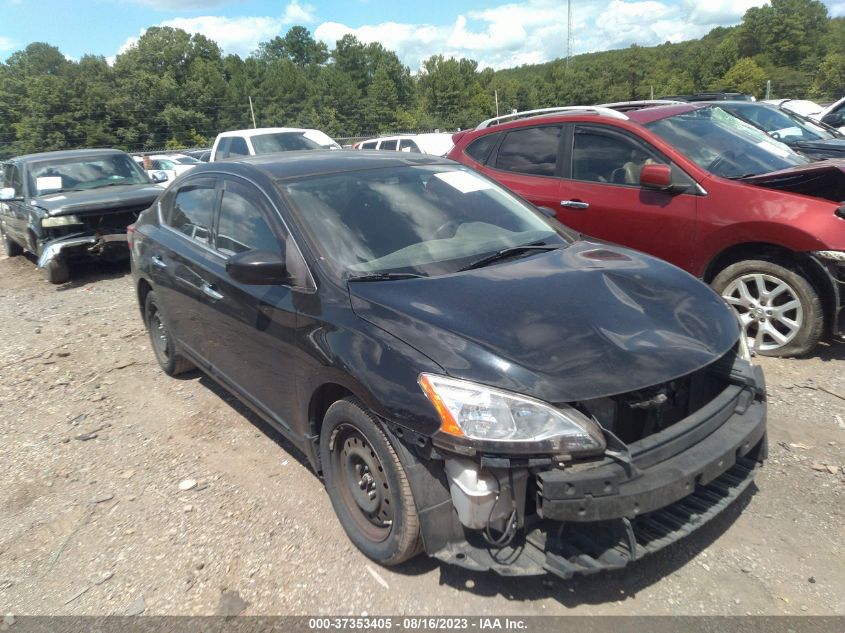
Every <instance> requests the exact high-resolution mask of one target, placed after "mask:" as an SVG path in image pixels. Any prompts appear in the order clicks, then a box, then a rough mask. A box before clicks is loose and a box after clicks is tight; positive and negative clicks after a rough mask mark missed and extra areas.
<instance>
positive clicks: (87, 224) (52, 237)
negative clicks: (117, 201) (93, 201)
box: [33, 203, 149, 268]
mask: <svg viewBox="0 0 845 633" xmlns="http://www.w3.org/2000/svg"><path fill="white" fill-rule="evenodd" d="M148 206H149V204H147V203H145V204H142V205H137V204H136V205H131V206H128V207H124V208H111V209H108V210H103V209H95V210H86V209H85V208H76V207H75V208H73V209H63V210H62V212H60V213H56V212H53V213H51V214H49V215H44V216H43V217H41V218H40V226H38V227H33V234H34V235H36V236H37V240H38V245H37V249H36V251H37V253H38V266H39V267H41V268H45V267H47V266H48V265H49V264H50V262H51V261H53V260H56V259H62V260H69V259H99V260H107V261H121V260H124V259H126V258H128V257H129V250H128V248H127V245H126V242H127V237H126V227H127V226H128V225H130V224H132V223H133V222H134V221H135V220H137V219H138V215H139V214H140V213H141V211H143V210H144V209H145V208H146V207H148Z"/></svg>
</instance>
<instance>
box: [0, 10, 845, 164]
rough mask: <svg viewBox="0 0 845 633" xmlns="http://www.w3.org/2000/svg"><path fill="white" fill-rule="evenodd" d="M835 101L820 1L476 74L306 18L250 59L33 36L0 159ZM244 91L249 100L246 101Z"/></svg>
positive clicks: (154, 45) (0, 102)
mask: <svg viewBox="0 0 845 633" xmlns="http://www.w3.org/2000/svg"><path fill="white" fill-rule="evenodd" d="M767 80H770V81H771V86H772V94H771V96H772V97H792V98H804V97H809V98H815V99H818V100H822V101H824V100H833V99H838V98H839V97H841V96H843V95H844V94H845V19H841V18H830V16H829V15H828V12H827V8H826V7H825V5H824V4H823V3H822V2H820V1H819V0H771V2H770V4H768V5H764V6H762V7H758V8H752V9H749V10H748V11H747V12H746V14H745V15H744V17H743V20H742V23H741V24H739V25H737V26H735V27H730V28H723V27H720V28H716V29H713V30H712V31H710V32H709V33H708V34H707V35H705V36H704V37H702V38H700V39H697V40H690V41H686V42H682V43H677V44H672V43H669V42H667V43H665V44H661V45H659V46H652V47H642V46H637V45H633V46H631V47H629V48H626V49H621V50H613V51H604V52H600V53H589V54H584V55H578V56H575V57H573V58H572V59H570V60H569V61H568V63H567V61H566V60H563V59H558V60H554V61H551V62H547V63H544V64H534V65H523V66H520V67H518V68H510V69H505V70H499V71H494V70H492V69H490V68H485V69H483V70H479V67H478V63H477V62H476V61H474V60H471V59H454V58H446V57H444V56H443V55H433V56H432V57H430V58H428V59H427V60H425V61H424V62H423V63H422V65H421V67H420V69H419V71H418V72H417V73H416V74H412V72H411V70H410V69H409V68H408V67H407V66H405V65H403V64H402V63H401V61H400V59H399V57H398V56H397V55H396V53H395V52H393V51H390V50H388V49H386V48H385V47H384V46H382V45H381V44H379V43H370V44H365V43H363V42H361V41H359V40H358V39H357V38H355V37H354V36H352V35H346V36H344V37H343V38H342V39H340V40H338V41H337V42H336V43H335V46H334V48H332V49H329V47H328V46H327V45H326V44H324V43H323V42H319V41H316V40H315V39H314V38H313V36H312V35H311V33H310V32H309V31H308V29H306V28H305V27H302V26H294V27H293V28H291V29H290V30H289V31H288V32H287V33H286V34H285V35H283V36H281V35H280V36H277V37H274V38H273V39H271V40H269V41H267V42H263V43H261V44H260V45H259V47H258V49H257V50H256V51H255V52H254V53H252V54H251V55H249V56H247V57H246V58H245V59H243V58H241V57H239V56H237V55H223V53H222V51H221V49H220V47H219V46H218V45H217V44H216V43H215V42H213V41H212V40H210V39H209V38H207V37H205V36H203V35H198V34H194V35H192V34H189V33H187V32H185V31H182V30H180V29H174V28H171V27H151V28H149V29H148V30H147V31H146V32H145V33H144V34H143V35H142V36H141V37H140V39H139V40H138V41H137V43H136V44H134V45H133V46H131V47H129V48H128V49H127V50H126V51H124V52H122V53H120V54H119V55H117V57H116V58H115V60H114V63H113V64H111V65H110V64H109V63H108V62H107V61H106V59H105V58H104V57H102V56H96V55H85V56H83V57H82V58H81V59H79V60H78V61H75V60H69V59H67V58H66V57H65V56H64V55H63V54H62V53H61V51H59V49H58V48H56V47H55V46H52V45H50V44H47V43H42V42H36V43H32V44H30V45H29V46H27V47H26V48H25V49H23V50H20V51H17V52H15V53H13V54H12V55H11V56H10V57H9V58H8V59H7V60H6V62H5V63H0V156H9V155H16V154H22V153H28V152H34V151H50V150H57V149H66V148H76V147H104V146H109V147H118V148H122V149H125V150H129V151H142V150H147V149H160V148H178V147H195V146H206V145H208V144H210V143H211V141H213V139H214V137H215V136H216V134H217V133H218V132H219V131H222V130H230V129H239V128H247V127H252V124H253V113H254V117H255V123H256V124H257V126H258V127H265V126H297V127H312V128H318V129H321V130H323V131H324V132H326V133H328V134H329V135H331V136H333V137H335V138H348V137H361V136H370V135H377V134H380V133H388V132H397V131H411V130H421V129H434V128H442V129H446V130H455V129H460V128H466V127H470V126H474V125H476V124H477V123H478V122H479V121H481V120H483V119H486V118H489V117H491V116H494V115H495V113H496V105H497V103H498V108H499V112H501V113H506V112H509V111H511V110H529V109H534V108H540V107H548V106H555V105H572V104H592V103H601V102H608V101H622V100H628V99H648V98H650V97H652V96H655V97H659V96H664V95H674V94H683V93H691V92H700V91H703V90H726V89H730V90H738V91H740V92H744V93H748V94H753V95H755V96H756V97H758V98H759V97H762V96H763V93H764V90H765V85H766V81H767ZM250 98H251V100H252V109H251V108H250Z"/></svg>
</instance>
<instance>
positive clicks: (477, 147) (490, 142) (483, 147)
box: [464, 134, 501, 165]
mask: <svg viewBox="0 0 845 633" xmlns="http://www.w3.org/2000/svg"><path fill="white" fill-rule="evenodd" d="M500 137H501V134H485V135H484V136H482V137H481V138H477V139H475V140H474V141H473V142H472V143H470V144H469V145H468V146H467V148H466V149H465V150H464V152H465V153H466V154H467V156H469V157H470V158H472V159H473V160H475V161H476V162H479V163H481V164H482V165H483V164H484V163H486V162H487V158H488V157H489V156H490V152H492V151H493V148H494V147H496V143H498V142H499V138H500Z"/></svg>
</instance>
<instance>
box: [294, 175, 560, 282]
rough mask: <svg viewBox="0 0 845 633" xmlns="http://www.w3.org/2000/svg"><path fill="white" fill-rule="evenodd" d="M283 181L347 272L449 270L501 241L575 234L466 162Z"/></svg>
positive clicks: (556, 241) (320, 242)
mask: <svg viewBox="0 0 845 633" xmlns="http://www.w3.org/2000/svg"><path fill="white" fill-rule="evenodd" d="M280 186H281V188H282V190H283V191H284V193H285V194H286V195H287V197H288V199H289V200H290V201H291V203H292V206H293V207H294V208H295V209H296V211H297V214H298V215H299V217H300V218H301V219H302V222H303V224H304V225H305V228H306V231H307V232H308V234H309V236H310V238H311V240H312V242H313V243H314V245H315V247H316V249H317V251H318V252H319V254H320V255H321V256H322V257H323V258H324V259H325V260H326V261H328V262H329V263H330V264H331V265H332V266H333V268H335V270H336V272H338V274H339V275H340V276H342V277H346V278H349V277H361V276H366V275H372V274H376V273H400V272H401V273H412V274H418V275H428V276H431V275H438V274H446V273H452V272H456V271H457V270H460V269H461V268H463V267H466V266H467V265H468V264H471V263H473V262H476V261H478V260H480V259H481V258H482V257H483V256H488V255H491V254H494V253H497V252H499V251H501V250H503V249H509V248H513V247H519V246H523V245H535V246H537V245H542V244H547V245H551V246H552V247H554V246H560V245H563V244H566V243H568V242H569V241H570V240H569V238H568V237H565V235H566V234H565V229H562V228H561V229H557V230H556V229H555V228H553V227H552V226H551V224H550V223H549V222H547V221H546V220H545V219H543V218H542V217H541V216H540V215H538V214H537V212H535V211H534V210H532V209H531V208H529V207H528V206H527V205H526V204H525V203H523V202H521V201H519V200H518V199H517V198H516V197H514V196H513V195H512V194H510V193H509V192H507V191H506V190H505V189H503V188H501V187H499V186H498V185H495V184H493V183H492V182H491V181H489V180H487V179H486V178H484V177H482V176H479V175H477V174H475V173H474V172H471V171H470V170H467V169H464V168H461V167H453V166H450V165H437V166H431V165H426V166H422V165H417V166H410V165H409V166H400V167H390V168H380V169H372V170H367V171H355V172H347V173H342V174H333V175H330V176H318V177H313V178H308V179H305V180H300V181H297V182H281V183H280Z"/></svg>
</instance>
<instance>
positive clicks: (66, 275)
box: [44, 257, 70, 284]
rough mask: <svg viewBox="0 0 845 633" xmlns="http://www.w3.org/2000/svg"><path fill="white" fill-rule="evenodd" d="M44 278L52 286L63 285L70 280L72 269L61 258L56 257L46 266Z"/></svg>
mask: <svg viewBox="0 0 845 633" xmlns="http://www.w3.org/2000/svg"><path fill="white" fill-rule="evenodd" d="M44 277H45V278H46V279H47V281H49V282H50V283H51V284H63V283H65V282H66V281H68V280H69V279H70V269H69V268H68V266H67V262H66V261H65V260H63V259H62V258H61V257H54V258H53V259H51V260H50V261H49V262H47V265H46V266H44Z"/></svg>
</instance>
